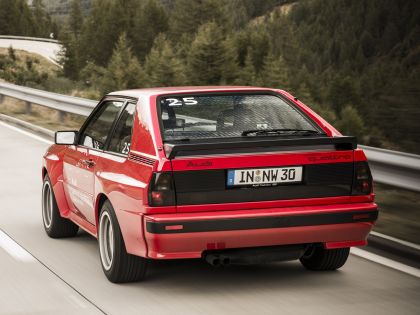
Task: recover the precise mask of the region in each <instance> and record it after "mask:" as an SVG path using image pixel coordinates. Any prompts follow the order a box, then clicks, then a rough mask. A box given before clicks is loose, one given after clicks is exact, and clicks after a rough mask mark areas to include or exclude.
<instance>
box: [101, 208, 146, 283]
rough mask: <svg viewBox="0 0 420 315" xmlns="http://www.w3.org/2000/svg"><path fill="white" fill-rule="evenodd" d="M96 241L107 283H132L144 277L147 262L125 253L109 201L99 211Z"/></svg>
mask: <svg viewBox="0 0 420 315" xmlns="http://www.w3.org/2000/svg"><path fill="white" fill-rule="evenodd" d="M98 240H99V254H100V257H101V263H102V269H103V271H104V273H105V275H106V277H107V278H108V280H109V281H111V282H114V283H123V282H134V281H139V280H142V279H143V278H144V277H145V275H146V270H147V260H146V259H145V258H142V257H138V256H134V255H130V254H128V253H127V251H126V249H125V244H124V240H123V237H122V234H121V230H120V227H119V225H118V221H117V218H116V216H115V212H114V209H113V207H112V205H111V203H110V202H109V201H105V203H104V205H103V206H102V209H101V214H100V217H99V231H98Z"/></svg>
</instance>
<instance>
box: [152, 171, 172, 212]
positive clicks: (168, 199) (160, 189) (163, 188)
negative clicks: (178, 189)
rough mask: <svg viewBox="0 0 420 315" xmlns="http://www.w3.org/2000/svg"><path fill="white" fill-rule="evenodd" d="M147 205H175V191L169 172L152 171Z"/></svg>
mask: <svg viewBox="0 0 420 315" xmlns="http://www.w3.org/2000/svg"><path fill="white" fill-rule="evenodd" d="M149 205H150V206H152V207H160V206H173V205H175V192H174V184H173V179H172V174H171V172H163V173H153V176H152V179H151V182H150V185H149Z"/></svg>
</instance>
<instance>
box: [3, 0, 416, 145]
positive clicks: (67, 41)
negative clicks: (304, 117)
mask: <svg viewBox="0 0 420 315" xmlns="http://www.w3.org/2000/svg"><path fill="white" fill-rule="evenodd" d="M10 1H11V0H9V1H7V0H0V12H2V9H1V5H2V4H3V3H6V2H10ZM34 1H35V0H34ZM81 4H82V2H81V1H80V0H72V3H71V8H70V12H69V18H68V19H67V22H66V23H63V25H61V28H60V32H59V39H61V40H62V42H63V44H64V46H65V48H66V50H65V51H63V58H62V64H63V76H65V77H66V78H67V79H69V80H72V81H74V82H77V86H78V88H79V89H86V90H89V91H93V93H97V94H96V95H97V96H99V95H100V94H101V93H106V92H108V91H111V90H117V89H124V88H132V87H147V86H165V85H187V84H192V85H204V84H214V85H217V84H240V85H260V86H268V87H276V88H278V87H280V88H284V89H286V90H288V91H290V92H291V93H292V94H294V95H295V96H297V97H299V98H300V99H302V100H303V101H304V102H305V103H307V104H308V105H309V106H311V107H312V108H314V109H315V110H317V111H318V112H319V113H320V114H321V115H323V116H324V117H325V118H326V119H327V120H329V121H330V122H332V123H333V124H334V125H335V126H336V127H337V128H338V129H340V130H341V131H342V132H343V133H345V134H353V135H356V136H358V137H359V141H360V142H361V143H364V144H368V145H373V146H379V147H385V148H391V149H397V150H403V151H409V152H416V153H420V145H419V144H420V140H419V139H420V128H419V121H420V104H419V97H420V70H419V69H420V65H419V62H420V25H419V24H420V2H419V1H417V0H369V1H365V0H300V1H287V0H283V1H282V0H266V1H261V0H229V1H223V0H160V1H158V0H144V1H139V0H100V1H99V0H96V1H92V3H91V6H90V10H89V11H88V12H87V13H85V11H84V10H83V8H82V5H81ZM32 10H33V9H32ZM1 20H2V19H0V21H1ZM3 22H4V21H3ZM2 27H3V28H4V26H2V25H1V24H0V32H1V33H4V32H3V31H2ZM73 85H74V84H73Z"/></svg>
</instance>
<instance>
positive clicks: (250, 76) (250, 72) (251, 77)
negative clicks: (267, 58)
mask: <svg viewBox="0 0 420 315" xmlns="http://www.w3.org/2000/svg"><path fill="white" fill-rule="evenodd" d="M235 83H236V84H239V85H258V83H257V78H256V75H255V68H254V61H253V60H252V48H251V47H250V48H248V53H247V55H246V57H245V62H244V66H243V67H242V68H241V69H240V72H239V76H238V78H237V80H236V82H235Z"/></svg>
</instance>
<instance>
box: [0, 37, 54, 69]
mask: <svg viewBox="0 0 420 315" xmlns="http://www.w3.org/2000/svg"><path fill="white" fill-rule="evenodd" d="M10 46H12V47H13V49H19V50H25V51H28V52H31V53H36V54H39V55H41V56H43V57H45V58H47V59H49V60H50V61H52V62H54V63H55V64H56V63H57V57H58V53H59V52H60V49H61V46H60V45H59V44H56V43H50V42H42V41H33V40H23V39H9V38H0V47H2V48H9V47H10Z"/></svg>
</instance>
